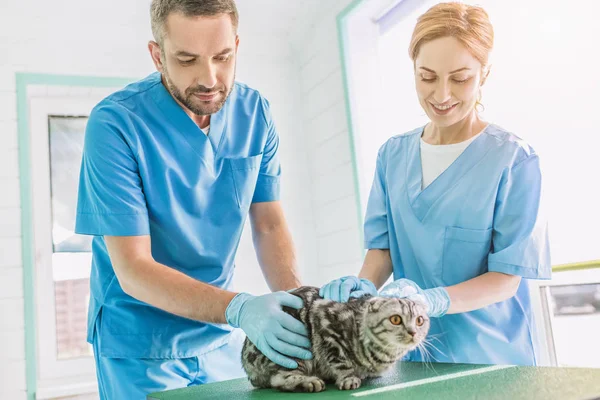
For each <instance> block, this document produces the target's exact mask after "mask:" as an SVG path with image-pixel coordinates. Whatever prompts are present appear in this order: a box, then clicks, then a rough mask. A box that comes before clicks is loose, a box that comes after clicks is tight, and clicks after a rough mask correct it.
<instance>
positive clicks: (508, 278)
mask: <svg viewBox="0 0 600 400" xmlns="http://www.w3.org/2000/svg"><path fill="white" fill-rule="evenodd" d="M520 283H521V277H520V276H515V275H507V274H503V273H500V272H487V273H485V274H483V275H480V276H478V277H476V278H473V279H470V280H468V281H465V282H462V283H459V284H458V285H454V286H449V287H447V288H446V290H447V291H448V295H449V296H450V308H449V309H448V312H447V314H458V313H463V312H469V311H473V310H478V309H480V308H483V307H486V306H489V305H491V304H495V303H498V302H500V301H504V300H507V299H510V298H511V297H513V296H514V295H515V294H516V293H517V289H518V288H519V284H520Z"/></svg>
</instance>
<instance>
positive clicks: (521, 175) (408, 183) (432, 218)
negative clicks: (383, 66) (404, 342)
mask: <svg viewBox="0 0 600 400" xmlns="http://www.w3.org/2000/svg"><path fill="white" fill-rule="evenodd" d="M422 132H423V127H421V128H418V129H416V130H414V131H412V132H409V133H407V134H404V135H399V136H395V137H393V138H391V139H389V140H388V141H387V142H386V143H385V144H384V145H383V146H382V147H381V149H380V151H379V154H378V158H377V168H376V172H375V178H374V182H373V186H372V189H371V193H370V196H369V202H368V207H367V214H366V218H365V226H364V232H365V247H366V248H367V249H389V250H390V255H391V259H392V263H393V268H394V279H400V278H408V279H410V280H412V281H414V282H416V283H417V284H418V285H419V286H420V287H421V288H423V289H427V288H434V287H439V286H444V287H447V286H452V285H456V284H458V283H461V282H464V281H467V280H469V279H472V278H475V277H477V276H479V275H482V274H484V273H486V272H502V273H505V274H510V275H519V276H521V277H523V278H529V279H549V278H550V274H551V266H550V253H549V244H548V232H547V225H546V222H545V220H544V218H543V216H542V214H543V213H542V209H541V193H542V189H541V188H542V176H541V173H540V166H539V159H538V156H537V155H536V153H535V152H534V150H533V149H532V148H531V147H530V146H528V145H527V144H526V143H525V142H523V141H522V140H521V139H519V138H518V137H516V136H515V135H513V134H511V133H509V132H507V131H505V130H503V129H502V128H500V127H498V126H496V125H489V126H488V127H487V128H486V129H485V131H484V132H483V133H482V134H481V135H480V136H479V137H478V138H476V139H475V140H474V141H473V142H472V143H471V144H470V145H469V146H468V147H467V148H466V149H465V151H464V152H463V153H462V154H461V155H460V156H459V157H458V158H457V159H456V160H455V161H454V163H453V164H451V165H450V166H449V167H448V169H446V170H445V171H444V172H443V173H442V174H441V175H440V176H439V177H438V178H437V179H436V180H434V181H433V182H432V183H431V184H430V185H429V186H427V187H426V188H425V189H423V190H422V189H421V181H422V175H421V158H420V139H421V135H422ZM428 339H429V341H430V342H431V344H432V346H429V347H428V350H429V351H430V353H431V357H427V356H425V354H423V353H422V352H420V351H413V352H412V353H411V355H410V359H411V360H415V361H423V360H424V359H427V360H428V361H438V362H453V363H480V364H517V365H535V364H536V363H537V360H538V357H539V353H538V351H539V348H538V347H537V346H538V345H539V344H538V343H537V336H536V334H535V326H534V322H533V320H532V313H531V302H530V294H529V288H528V285H527V280H526V279H523V280H522V281H521V284H520V286H519V288H518V291H517V294H516V295H515V296H514V297H512V298H511V299H508V300H506V301H503V302H500V303H496V304H493V305H490V306H488V307H485V308H482V309H479V310H476V311H472V312H467V313H462V314H452V315H445V316H443V317H441V318H432V320H431V328H430V333H429V337H428Z"/></svg>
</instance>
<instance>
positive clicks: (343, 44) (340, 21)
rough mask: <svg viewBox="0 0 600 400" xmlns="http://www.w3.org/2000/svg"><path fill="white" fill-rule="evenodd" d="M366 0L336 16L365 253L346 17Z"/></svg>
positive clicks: (360, 232)
mask: <svg viewBox="0 0 600 400" xmlns="http://www.w3.org/2000/svg"><path fill="white" fill-rule="evenodd" d="M364 1H365V0H354V1H353V2H352V3H350V4H349V5H348V6H347V7H346V8H345V9H344V10H342V12H341V13H339V14H338V16H337V18H336V22H337V34H338V46H339V51H340V63H341V66H342V83H343V86H344V102H345V104H346V123H347V125H348V139H349V140H350V159H351V160H352V174H353V175H354V191H355V194H356V213H357V218H358V232H359V235H360V245H361V249H362V253H363V255H364V254H365V252H366V250H365V249H364V245H363V244H364V232H363V223H364V221H363V215H362V198H361V194H360V180H359V175H358V160H357V158H356V141H355V140H354V125H353V123H352V103H351V101H350V82H349V78H348V63H347V59H346V49H347V47H348V46H347V43H348V38H347V36H346V18H347V17H348V16H349V15H350V14H351V13H352V12H353V11H355V10H356V8H357V7H358V6H359V5H360V4H362V3H363V2H364Z"/></svg>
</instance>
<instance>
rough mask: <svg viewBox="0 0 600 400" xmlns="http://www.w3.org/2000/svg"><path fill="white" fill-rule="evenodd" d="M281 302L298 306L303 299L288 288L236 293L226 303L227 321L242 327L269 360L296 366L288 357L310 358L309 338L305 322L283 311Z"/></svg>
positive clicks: (288, 305)
mask: <svg viewBox="0 0 600 400" xmlns="http://www.w3.org/2000/svg"><path fill="white" fill-rule="evenodd" d="M283 306H287V307H291V308H295V309H300V308H302V306H303V302H302V299H301V298H299V297H297V296H294V295H293V294H290V293H287V292H275V293H269V294H265V295H262V296H253V295H251V294H248V293H238V294H237V295H236V296H235V297H234V298H233V299H232V300H231V302H230V303H229V305H228V306H227V309H226V310H225V318H226V320H227V323H228V324H229V325H231V326H233V327H234V328H241V329H242V330H243V331H244V333H246V336H247V337H248V339H249V340H250V341H251V342H252V343H254V345H255V346H256V347H257V348H258V349H259V350H260V351H261V352H262V353H263V354H264V355H265V356H267V358H268V359H269V360H271V361H273V362H274V363H277V364H279V365H281V366H282V367H286V368H290V369H295V368H298V363H297V362H296V361H294V360H292V359H291V358H289V357H296V358H300V359H303V360H310V359H311V358H312V353H311V352H310V351H309V350H308V349H309V348H310V340H309V339H308V331H307V329H306V327H305V326H304V324H303V323H302V322H300V321H298V320H297V319H296V318H294V317H292V316H291V315H289V314H287V313H286V312H284V311H283V309H282V307H283ZM286 356H289V357H286Z"/></svg>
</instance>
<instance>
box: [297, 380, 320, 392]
mask: <svg viewBox="0 0 600 400" xmlns="http://www.w3.org/2000/svg"><path fill="white" fill-rule="evenodd" d="M301 388H302V391H304V392H309V393H317V392H322V391H323V390H325V382H323V380H322V379H319V378H310V379H307V380H305V381H304V382H302V385H301Z"/></svg>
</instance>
